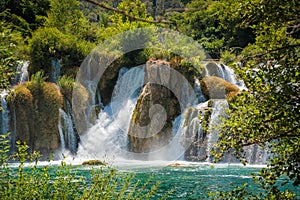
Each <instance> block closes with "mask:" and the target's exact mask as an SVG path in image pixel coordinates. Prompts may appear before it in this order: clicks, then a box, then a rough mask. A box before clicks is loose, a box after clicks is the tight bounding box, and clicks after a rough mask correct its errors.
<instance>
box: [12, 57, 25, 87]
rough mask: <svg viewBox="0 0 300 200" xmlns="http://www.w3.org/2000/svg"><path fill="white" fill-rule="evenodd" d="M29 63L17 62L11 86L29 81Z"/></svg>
mask: <svg viewBox="0 0 300 200" xmlns="http://www.w3.org/2000/svg"><path fill="white" fill-rule="evenodd" d="M28 66H29V61H19V62H18V65H17V69H16V76H15V78H14V80H13V81H12V84H13V85H17V84H21V83H24V82H26V81H28V80H29V77H28Z"/></svg>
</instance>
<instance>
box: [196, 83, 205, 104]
mask: <svg viewBox="0 0 300 200" xmlns="http://www.w3.org/2000/svg"><path fill="white" fill-rule="evenodd" d="M194 91H195V93H196V96H197V98H198V102H199V103H202V102H205V101H206V99H205V97H204V95H203V93H202V91H201V85H200V81H199V79H196V80H195V84H194Z"/></svg>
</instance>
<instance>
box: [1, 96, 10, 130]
mask: <svg viewBox="0 0 300 200" xmlns="http://www.w3.org/2000/svg"><path fill="white" fill-rule="evenodd" d="M6 96H7V92H6V91H3V92H1V93H0V98H1V99H0V100H1V108H2V110H0V113H1V116H0V134H6V133H8V132H9V121H10V119H9V118H10V115H9V110H8V107H7V101H6V99H5V98H6Z"/></svg>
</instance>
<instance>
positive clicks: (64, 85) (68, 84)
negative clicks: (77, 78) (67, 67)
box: [57, 75, 75, 101]
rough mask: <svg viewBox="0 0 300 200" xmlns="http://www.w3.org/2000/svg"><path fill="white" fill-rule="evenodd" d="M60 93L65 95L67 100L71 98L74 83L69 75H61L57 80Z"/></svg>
mask: <svg viewBox="0 0 300 200" xmlns="http://www.w3.org/2000/svg"><path fill="white" fill-rule="evenodd" d="M57 85H58V86H59V88H60V91H61V93H62V94H63V95H64V96H66V97H67V98H68V99H69V101H70V100H71V99H72V92H73V88H74V85H75V82H74V78H72V77H70V76H65V75H64V76H62V77H60V78H59V80H58V81H57Z"/></svg>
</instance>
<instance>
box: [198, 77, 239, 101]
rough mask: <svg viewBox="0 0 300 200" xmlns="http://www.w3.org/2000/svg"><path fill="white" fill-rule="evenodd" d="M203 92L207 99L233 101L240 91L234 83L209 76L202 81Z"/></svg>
mask: <svg viewBox="0 0 300 200" xmlns="http://www.w3.org/2000/svg"><path fill="white" fill-rule="evenodd" d="M201 90H202V92H203V95H204V96H205V98H207V99H224V98H228V99H231V98H232V97H233V96H235V95H237V94H238V92H239V91H240V90H239V88H238V87H237V86H235V85H233V84H232V83H229V82H227V81H225V80H224V79H222V78H219V77H216V76H207V77H204V78H203V79H202V80H201Z"/></svg>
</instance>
